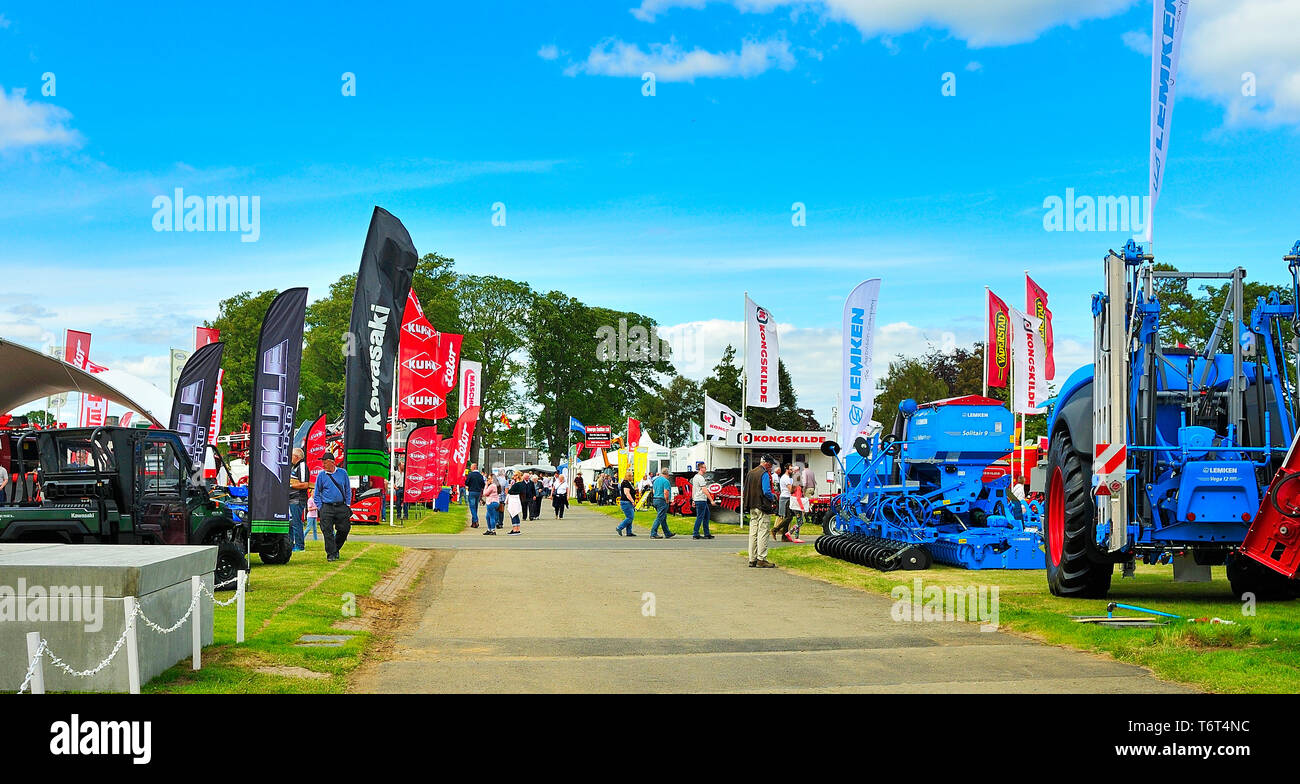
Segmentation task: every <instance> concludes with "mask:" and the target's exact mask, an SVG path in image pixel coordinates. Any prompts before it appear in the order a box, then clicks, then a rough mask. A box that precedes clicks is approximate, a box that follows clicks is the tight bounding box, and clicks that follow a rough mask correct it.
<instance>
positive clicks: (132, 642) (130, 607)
mask: <svg viewBox="0 0 1300 784" xmlns="http://www.w3.org/2000/svg"><path fill="white" fill-rule="evenodd" d="M122 608H123V611H124V612H125V613H126V678H127V684H128V686H129V688H130V691H131V693H132V694H139V693H140V645H139V641H138V640H137V639H136V634H135V597H134V596H126V597H123V599H122Z"/></svg>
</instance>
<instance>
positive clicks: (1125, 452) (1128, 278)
mask: <svg viewBox="0 0 1300 784" xmlns="http://www.w3.org/2000/svg"><path fill="white" fill-rule="evenodd" d="M1297 247H1298V248H1300V244H1298V245H1297ZM1287 258H1288V260H1289V261H1290V262H1291V264H1290V271H1291V277H1292V291H1291V292H1290V293H1291V298H1290V299H1291V301H1290V302H1287V303H1283V302H1282V301H1281V297H1280V296H1279V294H1278V293H1277V292H1272V293H1270V294H1269V296H1268V297H1267V298H1264V297H1260V298H1259V299H1258V300H1257V301H1256V302H1255V303H1254V306H1253V309H1252V310H1251V312H1250V314H1249V317H1248V318H1247V316H1246V310H1245V308H1246V303H1245V302H1244V283H1245V276H1246V271H1245V269H1243V268H1241V267H1237V268H1235V269H1232V270H1229V271H1227V272H1222V273H1193V272H1171V271H1162V270H1156V269H1155V268H1154V267H1153V265H1152V256H1151V255H1150V254H1146V253H1144V252H1143V250H1142V248H1141V246H1139V245H1137V244H1136V243H1134V242H1133V241H1132V240H1130V241H1129V242H1128V244H1127V245H1125V246H1124V250H1123V252H1122V253H1115V252H1114V251H1111V252H1110V254H1109V255H1108V256H1107V258H1106V260H1105V272H1106V289H1105V291H1102V292H1100V293H1098V294H1096V295H1094V296H1093V305H1092V313H1093V320H1094V335H1093V352H1094V359H1095V364H1093V365H1088V366H1085V367H1083V368H1080V369H1079V370H1078V371H1076V372H1075V373H1074V374H1073V375H1071V376H1070V378H1069V379H1068V380H1067V381H1066V382H1065V384H1064V386H1063V387H1062V389H1061V392H1060V394H1059V396H1058V397H1057V402H1056V405H1055V406H1054V407H1053V409H1052V413H1051V416H1050V418H1049V420H1048V433H1049V437H1050V440H1049V448H1048V456H1047V467H1046V475H1045V476H1038V477H1036V478H1035V479H1036V482H1038V481H1045V484H1046V492H1047V508H1046V525H1045V528H1046V533H1047V548H1046V558H1045V560H1046V565H1047V584H1048V586H1049V588H1050V589H1051V592H1052V593H1053V594H1055V595H1057V596H1074V597H1091V598H1097V597H1103V596H1105V595H1106V593H1107V592H1108V591H1109V590H1110V582H1111V575H1112V572H1113V571H1114V565H1115V564H1117V563H1118V564H1120V565H1121V566H1122V570H1123V574H1124V575H1125V576H1131V575H1132V574H1133V571H1134V567H1135V563H1136V562H1137V561H1138V560H1141V561H1142V562H1143V563H1147V564H1154V563H1161V564H1168V563H1172V564H1173V566H1174V576H1175V579H1179V580H1184V581H1187V580H1193V581H1196V580H1208V579H1209V567H1210V566H1212V565H1225V566H1226V567H1227V575H1228V579H1229V581H1230V582H1231V584H1232V590H1233V592H1234V593H1236V594H1238V595H1242V594H1244V593H1247V592H1250V593H1253V594H1255V595H1256V596H1257V597H1259V598H1283V597H1290V596H1291V595H1293V594H1292V588H1293V586H1294V583H1292V582H1291V581H1289V580H1286V579H1285V578H1283V577H1282V576H1280V575H1278V574H1276V573H1275V572H1273V571H1271V570H1269V569H1267V568H1265V567H1264V566H1262V565H1261V564H1259V563H1258V562H1256V561H1254V560H1252V559H1250V558H1246V557H1244V556H1243V555H1242V553H1241V545H1242V539H1243V538H1244V537H1245V535H1246V531H1247V529H1248V527H1249V526H1250V525H1251V522H1252V520H1253V519H1254V518H1255V516H1256V515H1257V514H1258V512H1259V509H1260V498H1261V496H1262V495H1263V493H1262V492H1261V491H1262V490H1263V489H1266V488H1267V487H1268V486H1269V482H1270V480H1271V479H1272V478H1273V475H1274V473H1275V472H1276V471H1277V469H1278V467H1279V465H1280V464H1281V462H1282V460H1283V458H1284V455H1285V452H1286V449H1287V445H1288V444H1290V443H1291V442H1292V439H1293V438H1294V437H1295V435H1296V432H1295V430H1296V400H1295V391H1294V387H1293V383H1294V379H1293V378H1292V377H1291V374H1290V372H1289V371H1288V369H1287V367H1286V363H1285V361H1284V347H1283V340H1282V322H1283V321H1290V322H1292V323H1293V324H1296V323H1300V311H1298V310H1297V305H1296V300H1295V294H1296V291H1297V288H1298V287H1300V276H1298V274H1297V262H1296V260H1295V258H1296V257H1295V256H1294V255H1293V256H1290V257H1287ZM1162 281H1188V282H1190V281H1213V282H1216V283H1223V284H1227V293H1228V296H1227V297H1226V300H1225V304H1224V308H1223V311H1222V313H1221V314H1220V315H1219V317H1218V321H1217V323H1216V324H1215V326H1214V329H1213V332H1212V333H1211V334H1210V335H1209V339H1208V341H1207V342H1206V344H1205V347H1204V349H1203V350H1201V351H1192V350H1189V349H1186V348H1181V347H1174V346H1167V345H1163V344H1162V342H1161V335H1160V326H1161V318H1162V306H1163V304H1164V303H1162V302H1161V299H1160V290H1159V283H1160V282H1162ZM1226 336H1230V343H1229V344H1228V345H1227V346H1222V345H1221V343H1223V342H1224V338H1225V337H1226Z"/></svg>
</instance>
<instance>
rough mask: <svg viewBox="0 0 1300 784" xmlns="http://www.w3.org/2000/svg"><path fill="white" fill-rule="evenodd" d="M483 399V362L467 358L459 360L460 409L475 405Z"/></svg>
mask: <svg viewBox="0 0 1300 784" xmlns="http://www.w3.org/2000/svg"><path fill="white" fill-rule="evenodd" d="M482 400H483V364H482V363H481V362H471V361H469V360H468V359H462V360H461V361H460V411H464V410H465V409H467V408H471V407H473V406H477V405H479V404H480V403H481V401H482Z"/></svg>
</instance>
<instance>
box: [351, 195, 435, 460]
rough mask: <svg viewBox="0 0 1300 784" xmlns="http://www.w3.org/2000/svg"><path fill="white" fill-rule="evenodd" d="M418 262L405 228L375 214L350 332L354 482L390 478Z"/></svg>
mask: <svg viewBox="0 0 1300 784" xmlns="http://www.w3.org/2000/svg"><path fill="white" fill-rule="evenodd" d="M418 261H419V256H418V255H416V252H415V244H414V243H412V242H411V235H410V234H408V233H407V232H406V227H405V226H403V225H402V222H401V221H399V220H398V219H397V218H394V217H393V216H392V215H391V214H389V213H388V211H387V210H384V209H382V208H380V207H376V208H375V212H374V214H373V215H372V216H371V218H370V229H369V231H368V232H367V233H366V244H365V247H364V248H362V250H361V267H360V269H359V270H358V271H357V288H356V291H355V292H354V293H353V295H352V321H351V324H350V326H349V327H348V335H347V343H346V345H345V346H344V349H345V351H346V353H347V389H346V392H345V393H344V396H343V443H344V444H346V446H347V452H346V459H347V469H348V474H349V475H350V476H378V477H381V478H383V479H387V478H388V438H387V432H386V428H385V421H384V420H385V419H387V418H388V411H389V409H390V408H391V406H392V402H391V400H392V395H393V384H394V383H395V381H396V379H394V378H393V371H394V370H395V369H396V366H397V338H398V333H399V331H400V329H401V317H402V313H403V310H404V308H405V307H406V300H407V293H408V292H410V290H411V276H412V275H413V274H414V273H415V265H416V263H417V262H418Z"/></svg>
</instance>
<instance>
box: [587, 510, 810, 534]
mask: <svg viewBox="0 0 1300 784" xmlns="http://www.w3.org/2000/svg"><path fill="white" fill-rule="evenodd" d="M583 506H584V507H587V508H588V509H593V510H595V511H597V512H600V513H601V514H605V515H609V516H610V517H612V518H614V520H615V521H616V522H615V525H617V524H618V523H620V522H622V521H623V510H622V509H620V508H619V507H618V506H617V505H611V506H597V505H595V504H583ZM570 508H572V507H570ZM654 521H655V510H653V509H646V510H644V511H638V512H637V513H636V516H635V518H634V519H633V521H632V522H633V525H636V526H637V527H639V528H645V529H647V530H649V528H650V526H652V525H654ZM668 528H669V530H671V531H672V532H673V533H675V534H680V533H685V534H686V535H687V536H690V534H691V532H692V531H694V530H695V516H694V515H692V516H690V517H683V516H682V515H678V514H673V513H672V512H669V513H668ZM812 528H813V530H814V531H815V532H816V533H821V530H822V529H821V527H820V526H812ZM709 533H711V534H713V535H714V536H717V535H719V534H747V533H749V529H748V528H745V527H744V526H741V525H728V524H726V523H716V522H713V521H712V520H710V521H709Z"/></svg>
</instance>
